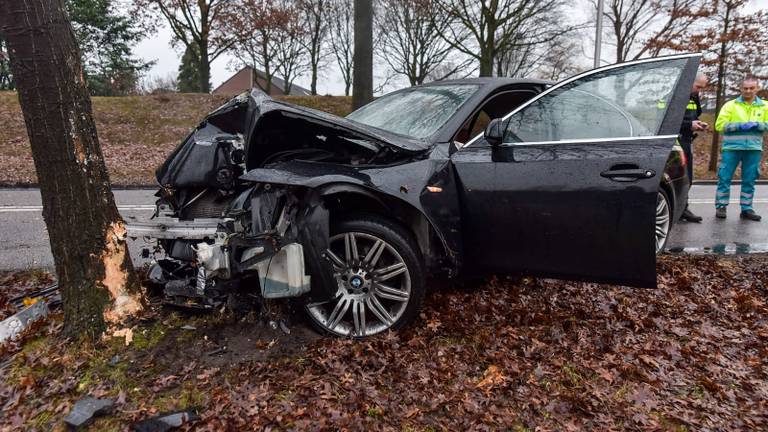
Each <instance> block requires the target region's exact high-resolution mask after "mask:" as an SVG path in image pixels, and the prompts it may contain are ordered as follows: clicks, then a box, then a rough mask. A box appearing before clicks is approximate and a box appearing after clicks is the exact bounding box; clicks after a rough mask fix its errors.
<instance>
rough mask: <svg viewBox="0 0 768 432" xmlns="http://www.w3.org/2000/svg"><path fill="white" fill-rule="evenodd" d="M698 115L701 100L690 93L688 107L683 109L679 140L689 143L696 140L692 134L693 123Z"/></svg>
mask: <svg viewBox="0 0 768 432" xmlns="http://www.w3.org/2000/svg"><path fill="white" fill-rule="evenodd" d="M700 115H701V99H699V94H698V93H691V99H690V100H688V105H687V106H686V107H685V115H684V116H683V123H682V124H681V125H680V139H681V140H683V141H685V142H688V143H690V142H692V141H693V139H694V138H696V134H695V133H693V122H694V121H696V120H698V119H699V116H700Z"/></svg>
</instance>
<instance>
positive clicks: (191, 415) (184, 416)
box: [131, 410, 200, 432]
mask: <svg viewBox="0 0 768 432" xmlns="http://www.w3.org/2000/svg"><path fill="white" fill-rule="evenodd" d="M199 418H200V417H199V416H198V415H197V412H196V411H195V410H184V411H178V412H173V413H168V414H161V415H159V416H156V417H152V418H149V419H146V420H142V421H140V422H138V423H134V424H133V425H132V426H131V429H133V430H134V431H135V432H166V431H169V430H171V429H174V428H177V427H181V426H183V425H185V424H187V423H191V422H194V421H196V420H198V419H199Z"/></svg>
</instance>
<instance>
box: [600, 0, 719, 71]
mask: <svg viewBox="0 0 768 432" xmlns="http://www.w3.org/2000/svg"><path fill="white" fill-rule="evenodd" d="M709 2H710V0H635V1H625V0H607V1H606V5H605V8H604V12H603V18H605V19H607V20H608V23H609V25H607V26H605V34H606V35H607V38H606V40H605V41H606V42H608V43H610V44H612V45H614V46H615V48H616V63H620V62H624V61H628V60H636V59H639V58H641V57H654V56H658V55H659V54H660V53H661V51H662V50H663V49H664V48H665V47H666V45H667V43H668V42H669V41H681V40H684V39H683V36H684V35H685V33H686V31H687V30H688V29H689V28H691V26H692V25H693V24H694V23H696V22H697V21H699V20H700V19H701V18H703V17H706V16H707V15H708V13H709V9H708V7H707V3H709ZM591 3H592V5H593V7H594V8H595V10H596V9H597V5H596V3H595V0H591Z"/></svg>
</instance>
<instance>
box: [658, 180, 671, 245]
mask: <svg viewBox="0 0 768 432" xmlns="http://www.w3.org/2000/svg"><path fill="white" fill-rule="evenodd" d="M670 204H671V203H670V201H669V196H668V195H667V192H666V191H664V189H659V192H658V194H657V195H656V225H655V226H656V229H655V236H656V255H658V254H660V253H661V252H663V251H664V247H665V246H666V245H667V239H669V231H670V229H671V228H672V206H671V205H670Z"/></svg>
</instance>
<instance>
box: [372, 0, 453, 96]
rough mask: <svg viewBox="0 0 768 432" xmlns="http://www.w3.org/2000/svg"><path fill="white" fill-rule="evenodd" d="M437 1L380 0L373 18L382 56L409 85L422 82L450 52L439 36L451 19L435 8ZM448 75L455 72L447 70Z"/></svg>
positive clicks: (449, 46) (450, 48)
mask: <svg viewBox="0 0 768 432" xmlns="http://www.w3.org/2000/svg"><path fill="white" fill-rule="evenodd" d="M436 1H437V0H382V1H381V3H380V6H381V10H382V13H381V14H379V16H378V17H377V18H378V19H377V20H376V24H377V28H378V34H379V35H380V36H379V37H380V44H377V46H380V47H381V54H382V55H381V57H382V58H383V59H384V60H385V61H386V62H387V64H388V65H389V67H391V68H392V70H393V71H395V72H396V73H398V74H401V75H405V76H406V77H407V78H408V81H409V82H410V83H411V85H417V84H422V83H423V82H424V80H425V79H426V78H427V77H428V76H429V75H430V74H432V73H433V72H434V71H435V70H436V69H437V68H438V66H440V65H441V64H443V62H445V60H446V59H447V58H448V56H449V55H450V54H451V50H452V47H451V45H450V44H448V43H447V42H446V41H445V40H444V39H442V38H441V37H440V35H441V34H443V33H444V32H445V31H446V28H447V27H448V26H449V25H450V24H451V18H450V17H449V16H448V14H446V13H445V12H444V11H443V10H441V9H439V8H437V6H436ZM446 72H447V74H451V73H453V72H455V71H446Z"/></svg>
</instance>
